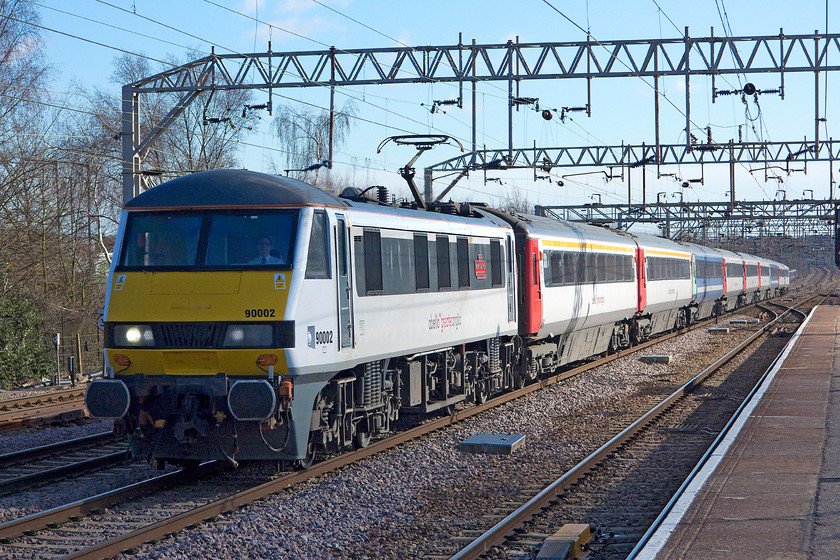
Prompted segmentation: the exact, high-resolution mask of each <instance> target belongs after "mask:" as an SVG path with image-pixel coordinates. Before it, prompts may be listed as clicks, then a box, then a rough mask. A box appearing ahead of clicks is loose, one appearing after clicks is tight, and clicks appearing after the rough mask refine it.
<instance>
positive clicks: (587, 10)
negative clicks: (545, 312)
mask: <svg viewBox="0 0 840 560" xmlns="http://www.w3.org/2000/svg"><path fill="white" fill-rule="evenodd" d="M32 3H33V4H34V5H36V6H40V8H39V9H40V13H41V17H42V21H41V23H42V25H44V26H45V27H47V28H50V29H54V30H56V31H60V32H63V33H65V34H70V35H75V36H78V37H81V38H84V39H87V40H89V41H94V42H97V43H101V45H97V44H93V43H90V42H85V41H83V40H80V39H77V38H72V37H68V36H66V35H61V34H59V33H56V32H53V31H43V32H42V33H43V38H44V40H45V42H46V47H47V54H48V58H49V61H50V62H51V64H52V65H53V68H54V83H53V89H54V90H55V91H56V92H59V93H57V94H56V95H57V96H58V97H60V95H61V94H60V92H61V91H66V90H67V89H69V84H70V83H71V82H72V81H75V82H78V83H82V84H89V85H97V86H100V87H106V88H111V91H113V94H114V96H115V97H117V96H118V95H119V84H114V83H111V82H110V74H111V70H112V62H113V60H114V58H115V57H117V56H119V55H120V52H119V51H118V50H116V49H122V50H125V51H130V52H137V53H142V54H144V55H146V56H149V57H151V58H154V59H164V58H166V57H167V55H175V56H179V57H181V58H183V57H184V54H183V53H184V51H185V50H186V49H187V48H192V49H195V50H197V51H200V52H209V50H210V45H211V44H212V45H216V51H217V52H239V53H242V52H254V51H257V52H261V51H265V50H266V48H267V41H268V40H269V38H270V39H271V41H272V47H273V50H275V51H308V50H320V49H323V48H326V47H329V46H336V47H339V48H373V47H387V46H394V45H396V44H398V43H402V44H405V45H410V46H422V45H442V44H455V43H457V41H458V34H459V33H462V34H463V38H464V42H465V43H469V42H470V41H471V40H472V39H476V41H477V42H478V43H504V42H505V41H507V40H509V39H514V38H515V37H516V36H519V38H520V40H521V41H522V42H540V41H545V42H552V41H578V40H583V39H585V34H584V33H583V32H582V31H581V30H580V29H579V28H578V27H576V26H575V25H573V24H572V23H570V22H569V21H567V20H566V19H564V17H563V16H561V15H560V14H559V13H558V12H557V11H556V10H554V9H552V6H554V7H555V8H557V10H560V11H562V12H563V14H565V15H566V16H568V18H569V19H571V20H573V21H574V22H575V23H576V24H577V25H579V26H580V27H583V28H588V29H589V30H590V32H591V33H592V35H593V37H594V38H596V39H598V40H611V39H629V38H635V39H653V38H673V37H676V36H679V35H681V34H682V32H683V29H684V27H685V26H689V28H690V29H689V30H690V33H691V35H692V36H708V35H709V33H710V29H711V27H714V29H715V35H716V36H720V35H723V34H724V31H723V24H722V23H721V19H722V17H723V15H724V13H725V15H726V16H727V17H728V20H727V23H728V25H729V26H730V27H731V30H732V34H733V35H736V36H748V35H775V34H778V33H779V29H780V28H782V27H783V28H784V31H785V33H786V34H788V35H792V34H807V33H811V32H813V31H814V30H819V31H820V32H823V31H825V30H826V2H824V1H820V2H800V3H798V4H795V3H791V2H781V1H777V0H765V1H757V0H741V1H738V2H736V1H735V0H728V2H723V1H721V0H717V2H716V1H715V0H696V1H693V2H687V1H685V0H656V1H654V0H646V1H643V0H634V1H606V0H590V1H588V2H587V1H576V2H568V1H566V2H563V1H560V0H552V1H551V5H549V4H548V3H546V2H544V1H542V0H522V1H521V2H518V3H511V2H498V1H484V2H475V1H458V0H456V1H449V2H440V1H437V0H430V1H427V2H407V1H403V0H398V1H394V0H392V1H389V2H386V1H380V0H364V1H362V0H318V1H315V0H285V1H268V0H248V1H225V0H169V1H163V0H107V1H104V0H103V1H97V0H72V1H68V0H42V1H41V2H35V1H33V2H32ZM803 6H804V7H803ZM828 9H829V14H830V19H829V21H828V31H829V32H837V31H840V17H838V13H840V12H838V11H835V10H840V7H835V6H834V5H833V4H831V3H830V2H829V5H828ZM255 20H258V21H255ZM268 24H270V25H268ZM289 31H291V32H292V33H289ZM753 81H755V82H756V85H757V86H758V87H759V88H763V89H769V88H773V87H777V86H778V77H776V76H771V75H764V76H761V77H755V79H753ZM562 82H563V83H559V81H558V82H547V81H539V82H531V83H525V84H524V85H523V86H522V90H521V95H523V96H533V97H539V98H540V103H541V105H542V106H544V107H552V108H553V107H562V106H577V105H582V104H584V103H585V102H586V89H585V82H583V81H580V82H578V81H571V80H564V81H562ZM663 82H664V83H663V85H662V87H663V89H664V91H665V93H666V95H668V96H669V98H671V99H674V100H675V103H676V105H677V106H679V107H681V105H682V99H683V96H684V83H683V81H682V80H681V79H679V80H677V79H674V80H663ZM835 82H836V85H837V86H838V87H840V79H838V78H837V77H835V76H833V75H832V76H829V77H828V84H829V89H828V96H829V102H828V113H827V117H828V121H827V123H826V129H825V130H824V131H823V134H824V133H825V131H826V130H827V132H828V136H836V137H837V138H840V131H838V130H837V127H836V125H834V123H833V122H832V117H834V112H833V109H832V104H835V105H836V101H837V100H838V99H840V98H838V95H837V93H836V91H837V87H833V85H834V84H835ZM785 86H786V96H785V100H784V101H783V100H781V99H780V98H779V97H778V96H775V95H766V96H762V97H761V99H760V101H761V108H762V116H763V123H762V127H763V129H762V134H763V135H765V137H766V138H769V139H770V140H774V141H782V140H798V139H802V138H803V137H805V136H808V137H809V138H812V137H813V134H814V121H813V119H814V112H813V77H812V76H809V77H796V76H792V75H790V76H788V77H786V83H785ZM722 87H728V85H727V84H725V83H720V82H719V83H718V88H722ZM695 88H696V91H695ZM283 93H284V94H287V95H290V96H292V97H297V98H299V99H306V100H307V101H308V102H310V103H314V104H316V105H322V106H327V105H328V102H329V101H328V100H329V97H328V93H327V92H326V91H319V90H314V89H306V90H285V91H284V92H283ZM823 93H824V91H821V92H820V95H821V96H822V95H823ZM256 95H257V98H258V99H260V97H261V96H263V95H264V94H263V93H261V92H258V93H257V94H256ZM505 95H506V85H505V84H503V83H499V84H482V85H481V86H480V88H479V98H478V103H477V108H478V127H477V128H478V132H477V135H478V143H479V145H482V144H484V145H486V146H487V147H488V148H496V147H504V146H506V143H507V108H506V105H505V102H506V99H505ZM592 95H593V98H592V101H593V102H592V109H593V114H592V117H590V118H587V117H585V116H582V115H574V116H573V119H572V120H571V121H569V122H567V123H565V124H562V123H559V119H554V120H552V121H548V122H547V121H544V120H542V119H541V118H540V117H539V115H538V114H537V113H535V112H534V111H521V112H520V113H518V114H516V116H515V118H514V131H515V132H514V144H515V145H516V146H529V147H530V146H532V145H533V143H534V142H536V143H537V145H538V146H539V145H545V146H583V145H589V144H594V145H598V144H611V145H612V144H620V143H621V142H622V141H623V142H625V143H632V144H640V143H642V142H646V143H652V142H653V131H654V127H653V93H652V90H651V88H650V86H649V85H647V84H646V83H644V82H643V81H642V80H640V79H638V78H627V79H612V80H594V81H593V92H592ZM455 96H457V89H456V88H453V87H452V86H451V85H447V84H434V85H406V86H378V87H372V86H367V87H364V88H362V87H357V88H346V89H344V90H340V91H339V92H338V95H337V105H338V106H340V105H341V104H342V103H343V101H344V100H345V99H347V98H353V99H354V100H355V102H356V104H357V107H358V110H359V116H360V117H363V119H365V121H373V122H372V123H370V122H364V121H360V122H357V123H356V124H355V125H354V126H353V128H352V131H351V134H350V137H349V139H348V141H347V143H346V144H345V145H344V146H343V147H342V149H341V150H340V151H339V152H338V153H337V154H336V155H335V158H334V159H335V162H336V169H335V170H334V174H335V175H337V176H339V177H340V178H341V179H342V181H344V182H346V183H347V184H354V185H356V186H367V185H368V184H370V183H377V184H385V185H387V186H389V187H390V188H391V189H392V190H394V191H397V192H398V193H400V194H403V195H405V194H407V191H406V190H405V188H404V183H403V181H402V179H400V178H399V176H397V175H396V170H397V169H398V168H399V167H401V166H403V165H404V164H405V163H406V162H407V161H408V160H409V159H410V158H411V156H412V155H413V150H411V149H409V148H401V147H395V146H393V145H391V146H389V147H388V148H386V149H385V150H383V152H382V153H380V154H377V153H376V147H377V145H378V144H379V142H380V141H381V140H383V139H384V138H385V137H387V136H389V135H392V134H397V133H400V132H402V131H408V132H412V133H430V132H436V133H446V134H450V135H452V136H455V137H457V138H459V139H460V140H461V141H462V142H464V143H465V144H468V139H469V137H470V127H469V123H470V119H471V113H470V109H469V107H468V106H467V105H465V108H464V109H461V110H459V109H456V108H450V109H448V110H447V111H446V113H445V114H444V113H437V114H434V115H433V114H431V113H429V111H428V110H426V109H425V108H424V107H422V106H421V105H420V104H421V103H425V104H427V105H428V104H429V103H431V102H432V101H433V100H435V99H448V98H452V97H455ZM465 96H466V98H467V100H469V93H468V90H465ZM691 96H692V105H691V113H692V120H693V121H694V122H696V123H697V124H698V125H700V126H706V125H711V126H712V128H713V135H714V138H715V140H716V141H719V142H721V141H726V140H728V139H730V138H735V139H737V130H738V128H737V127H738V125H746V124H749V123H747V122H746V121H745V116H744V108H743V105H742V104H741V102H740V100H738V99H737V98H736V97H734V96H732V97H726V98H718V100H717V101H716V103H714V104H712V103H711V95H710V88H709V83H708V80H705V79H703V78H698V79H696V80H694V82H693V83H692V91H691ZM276 102H277V101H275V103H276ZM263 122H267V115H266V118H264V119H263ZM684 125H685V117H684V116H683V115H682V114H680V113H679V112H678V111H677V110H675V109H673V108H669V107H668V106H667V104H665V103H663V108H662V124H661V134H662V142H664V143H677V142H682V141H684V140H685V136H684ZM745 134H751V133H748V132H745ZM681 135H682V137H681ZM248 141H249V143H250V144H256V145H257V146H265V148H263V149H261V148H259V147H245V148H243V153H242V160H243V163H244V165H245V166H246V167H248V168H249V169H254V170H257V171H263V170H267V169H268V168H269V160H270V159H271V158H272V157H275V158H276V157H277V152H276V151H273V150H272V149H271V148H272V147H275V148H276V147H277V146H278V144H277V141H276V139H275V138H273V137H272V135H271V134H270V132H269V131H268V130H267V127H263V130H257V131H255V132H254V134H253V135H252V137H251V138H249V139H248ZM456 155H458V151H457V149H456V148H454V147H441V148H438V149H435V150H433V151H431V152H429V153H426V154H424V155H423V156H422V158H421V159H420V160H419V161H418V162H417V164H416V167H417V168H418V179H419V178H420V176H422V172H421V171H420V168H422V167H424V166H426V165H430V164H432V163H436V162H438V161H442V160H445V159H448V158H450V157H454V156H456ZM277 167H279V168H283V163H282V162H279V161H278V165H277ZM592 170H593V169H592V168H588V169H585V170H584V171H592ZM576 171H580V170H574V169H564V170H554V171H553V172H552V173H553V175H554V176H555V179H559V178H560V176H561V175H563V174H570V173H575V172H576ZM662 172H663V173H676V174H677V175H679V176H680V177H682V178H683V179H690V178H699V177H700V175H701V170H700V168H699V166H683V168H681V169H678V168H676V167H668V168H663V169H662ZM635 173H636V175H635V176H634V177H633V184H634V185H635V186H638V185H639V184H640V183H641V175H640V174H641V173H642V171H641V170H638V171H637V172H635ZM702 174H703V176H704V179H705V184H704V185H694V187H693V188H691V189H681V188H680V186H679V184H678V183H676V182H675V181H674V180H673V179H672V178H670V177H661V178H660V177H657V175H656V170H655V168H652V169H648V170H647V171H646V182H647V192H648V201H650V200H651V199H654V200H655V198H656V193H657V192H663V193H667V194H666V196H667V197H669V200H675V199H676V197H679V196H683V197H684V198H685V199H686V200H709V201H711V200H724V199H725V193H727V192H728V188H729V177H728V167H727V166H717V167H716V166H706V167H705V168H704V169H703V171H702ZM835 176H836V177H840V171H838V168H837V167H835ZM494 178H497V179H499V180H500V181H501V183H500V182H498V181H491V182H485V181H484V180H483V179H484V177H483V174H480V173H473V175H472V177H471V178H470V179H469V180H464V181H462V182H461V183H460V184H461V185H462V187H460V188H458V189H456V190H455V191H453V192H452V196H453V198H455V199H469V200H487V201H490V202H493V200H494V198H495V197H497V196H500V195H502V196H504V195H507V194H509V193H510V192H511V191H512V190H518V191H519V192H520V193H522V195H523V196H525V197H527V199H528V201H529V202H530V203H532V204H534V203H538V204H543V205H553V204H580V203H585V202H590V201H592V200H593V198H592V196H593V195H594V194H598V195H600V197H601V200H602V201H603V202H605V203H606V202H622V201H626V196H627V195H626V193H627V186H626V183H623V182H622V181H620V180H612V181H609V182H607V181H606V180H605V179H604V177H603V175H600V176H597V175H592V176H576V177H573V178H567V179H566V180H565V183H566V184H565V186H564V187H558V186H557V182H556V181H553V182H552V183H547V182H546V181H538V182H536V183H535V182H534V181H533V180H532V179H531V178H530V173H524V174H515V173H513V172H503V173H500V174H496V175H495V176H494ZM736 185H737V186H736V189H737V196H738V198H739V199H750V200H755V199H764V198H772V197H774V196H776V195H777V194H778V193H777V190H778V189H780V188H781V189H785V191H786V193H787V197H788V198H800V197H801V196H802V193H803V191H804V189H809V188H810V189H813V190H814V191H815V192H816V195H817V196H818V197H826V196H827V194H828V166H827V164H820V165H816V164H814V165H811V166H809V168H808V174H807V175H805V174H804V173H794V174H791V175H786V174H782V175H780V180H778V181H777V180H771V181H768V182H765V181H764V174H763V172H760V173H754V174H750V173H749V171H748V169H747V166H739V168H738V170H737V177H736ZM443 186H444V185H443V184H441V185H438V186H437V188H438V189H441V188H443ZM635 190H637V189H636V187H634V191H635ZM639 201H640V197H635V196H634V202H639Z"/></svg>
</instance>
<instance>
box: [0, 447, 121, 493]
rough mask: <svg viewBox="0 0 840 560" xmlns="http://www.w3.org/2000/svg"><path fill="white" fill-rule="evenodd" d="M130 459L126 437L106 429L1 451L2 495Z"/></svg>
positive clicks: (0, 489) (0, 479) (0, 485)
mask: <svg viewBox="0 0 840 560" xmlns="http://www.w3.org/2000/svg"><path fill="white" fill-rule="evenodd" d="M128 459H129V453H128V446H127V444H126V442H125V439H124V438H119V437H117V436H115V435H114V434H112V433H110V432H107V433H101V434H94V435H91V436H86V437H81V438H76V439H72V440H68V441H62V442H58V443H53V444H50V445H44V446H40V447H35V448H31V449H24V450H21V451H15V452H12V453H6V454H3V455H0V496H5V495H8V494H11V493H15V492H21V491H24V490H26V489H28V488H31V487H32V486H35V485H44V484H50V483H53V482H55V481H56V480H57V479H58V478H63V477H67V476H81V475H83V474H86V473H89V472H91V471H92V470H96V469H99V468H101V467H105V466H108V465H113V464H116V463H123V462H125V461H127V460H128Z"/></svg>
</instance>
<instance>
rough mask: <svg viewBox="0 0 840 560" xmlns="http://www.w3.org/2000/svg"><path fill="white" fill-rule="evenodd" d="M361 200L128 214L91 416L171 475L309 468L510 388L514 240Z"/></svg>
mask: <svg viewBox="0 0 840 560" xmlns="http://www.w3.org/2000/svg"><path fill="white" fill-rule="evenodd" d="M353 198H354V194H353V193H352V192H351V193H349V194H348V197H347V198H338V197H335V196H332V195H329V194H327V193H325V192H323V191H320V190H318V189H316V188H315V187H312V186H311V185H307V184H305V183H302V182H300V181H296V180H294V179H289V178H282V177H275V176H269V175H263V174H259V173H253V172H248V171H237V170H216V171H206V172H202V173H195V174H192V175H188V176H185V177H181V178H179V179H175V180H173V181H169V182H167V183H164V184H162V185H160V186H158V187H155V188H153V189H150V190H148V191H146V192H144V193H142V194H140V195H139V196H137V197H135V198H134V199H132V200H131V201H129V202H128V203H127V204H126V206H125V210H124V213H123V216H122V219H121V222H120V228H119V231H118V235H117V249H116V251H115V253H114V258H113V264H112V269H111V272H110V274H109V280H108V295H107V300H106V314H105V321H104V322H105V360H106V367H107V370H108V379H106V380H102V381H97V382H95V383H93V384H92V385H91V386H90V388H89V389H88V393H87V396H86V402H87V405H88V408H89V410H90V412H91V414H92V415H93V416H99V417H112V418H116V419H117V426H118V428H119V429H122V430H125V431H126V432H127V433H128V434H129V435H130V436H131V438H132V446H133V448H134V449H135V450H136V452H137V453H138V454H142V455H144V456H147V457H148V458H150V459H153V460H156V461H159V462H165V461H170V462H177V463H189V462H195V461H202V460H207V459H223V458H226V459H228V460H230V461H233V462H235V461H239V460H250V459H275V460H285V461H299V462H302V463H303V464H306V463H308V462H309V461H311V460H312V458H313V457H314V454H315V450H316V448H317V449H321V450H327V451H338V450H341V449H346V448H348V447H353V446H365V445H367V443H368V442H369V440H370V437H371V435H372V434H375V433H378V432H385V431H387V430H388V429H389V424H390V422H392V421H393V420H395V419H396V418H397V416H398V414H399V411H400V410H402V411H406V412H416V413H420V414H426V413H430V412H432V411H435V410H440V409H444V410H451V407H452V406H454V405H455V404H456V403H458V402H461V401H463V400H466V399H473V400H478V401H480V400H483V399H485V398H487V396H488V395H489V394H491V392H495V391H497V390H498V389H499V388H500V387H502V386H510V385H511V384H512V383H513V373H514V370H513V364H514V363H516V362H517V360H518V355H519V352H520V348H519V347H517V344H516V336H517V320H518V319H517V308H516V305H515V289H516V278H515V275H514V266H515V265H514V261H513V249H512V247H513V232H512V229H511V228H510V226H509V225H508V224H506V223H505V222H504V221H503V220H501V219H500V218H498V217H497V216H494V215H492V214H489V213H486V212H482V211H481V210H480V209H473V208H471V207H469V206H463V207H460V206H459V207H454V206H453V207H452V208H448V209H444V211H443V212H439V213H432V212H418V211H415V210H411V209H404V208H396V207H393V206H390V205H377V204H375V203H368V202H366V200H367V199H364V198H360V197H355V198H356V200H355V201H354V200H353ZM269 246H270V248H269V249H268V251H266V249H267V248H268V247H269ZM261 251H262V252H261ZM261 255H262V256H261Z"/></svg>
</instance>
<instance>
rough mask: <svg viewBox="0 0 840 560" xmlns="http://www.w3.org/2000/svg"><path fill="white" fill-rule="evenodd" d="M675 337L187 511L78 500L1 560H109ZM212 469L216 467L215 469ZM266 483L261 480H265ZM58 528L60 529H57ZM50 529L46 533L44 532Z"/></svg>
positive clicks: (15, 534) (14, 526)
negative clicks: (52, 556)
mask: <svg viewBox="0 0 840 560" xmlns="http://www.w3.org/2000/svg"><path fill="white" fill-rule="evenodd" d="M711 322H712V321H707V322H703V323H699V324H697V325H696V327H695V328H702V327H704V326H707V325H708V324H709V323H711ZM673 336H677V333H675V334H672V335H666V336H665V337H660V338H657V339H656V340H653V341H650V342H648V343H645V344H644V345H639V346H637V347H634V348H633V349H632V350H629V351H624V352H621V353H619V354H617V355H614V356H610V357H607V358H603V359H600V360H595V361H593V362H590V363H588V364H585V365H584V366H580V367H577V368H574V369H572V370H568V371H565V372H562V373H560V374H558V375H556V376H554V377H552V378H548V379H544V380H542V381H540V382H538V383H535V384H533V385H530V386H527V387H525V388H524V389H521V390H518V391H515V392H512V393H509V394H507V395H503V396H500V397H496V398H495V399H492V400H490V401H488V402H487V403H485V404H484V405H481V406H476V407H473V408H470V409H466V410H458V411H456V412H455V413H454V414H453V415H452V416H450V417H445V418H439V419H437V420H434V421H431V422H427V423H426V424H423V425H421V426H418V427H416V428H412V429H410V430H408V431H406V432H402V433H399V434H396V435H394V436H391V437H389V438H386V439H383V440H380V441H377V442H375V443H373V444H371V445H370V447H368V448H365V449H361V450H357V451H355V452H351V453H347V454H344V455H340V456H337V457H332V458H329V459H327V460H325V461H323V462H321V463H317V464H316V465H315V466H313V467H312V468H310V469H308V470H306V471H301V472H295V473H288V474H285V475H282V476H279V477H276V478H273V479H271V480H265V481H264V482H262V483H260V484H257V485H253V484H251V485H247V484H246V486H247V487H246V488H244V489H242V490H241V491H237V492H230V493H225V492H221V494H222V495H220V496H218V498H217V499H210V498H208V497H206V496H205V497H203V498H195V499H192V500H188V502H189V501H192V502H198V501H201V502H203V503H201V504H200V505H196V504H193V506H194V507H186V505H184V504H183V502H177V503H171V502H168V501H167V499H166V498H165V497H161V496H158V495H155V496H154V497H152V498H151V501H152V504H151V505H149V506H144V505H142V504H138V505H136V507H135V505H124V506H120V507H113V506H115V505H117V504H125V501H126V500H127V499H129V498H128V496H136V495H146V494H149V492H156V491H157V490H155V489H150V488H151V487H146V488H141V487H140V485H135V488H134V489H133V490H128V489H120V490H119V491H114V492H111V493H108V494H109V495H108V496H104V497H103V496H100V497H97V499H96V500H91V501H86V500H82V501H80V502H78V503H76V504H73V505H72V507H69V506H68V507H65V508H56V510H51V511H49V512H44V513H42V514H37V515H33V516H28V517H27V518H23V519H19V520H16V521H14V522H11V523H7V524H4V525H0V539H2V540H4V541H6V542H7V544H6V545H5V546H2V547H0V555H4V554H5V555H6V556H8V557H10V558H16V557H26V553H27V552H30V553H31V551H32V550H33V549H39V550H40V549H41V548H40V547H44V548H46V549H49V550H56V551H59V554H58V555H64V554H67V553H70V556H68V558H102V557H109V556H113V555H114V554H117V553H119V552H121V551H124V550H130V549H132V548H134V547H136V546H138V545H139V544H142V543H145V542H149V541H153V540H158V539H161V538H163V537H165V536H166V535H168V534H170V533H173V532H176V531H179V530H181V529H183V528H184V527H188V526H191V525H194V524H197V523H200V522H202V521H203V520H205V519H208V518H214V517H215V516H217V515H219V514H221V513H223V512H226V511H230V510H232V509H236V508H238V507H240V506H242V505H245V504H249V503H251V502H253V501H254V500H258V499H261V498H264V497H266V496H268V495H270V494H273V493H276V492H279V491H281V490H284V489H286V488H289V487H291V486H294V485H296V484H299V483H300V482H303V481H305V480H309V479H311V478H314V477H316V476H320V475H322V474H325V473H328V472H333V471H335V470H337V469H339V468H341V467H343V466H345V465H348V464H350V463H353V462H356V461H358V460H360V459H362V458H364V457H368V456H370V455H373V454H375V453H378V452H380V451H384V450H386V449H390V448H393V447H395V446H397V445H400V444H402V443H404V442H407V441H409V440H412V439H415V438H418V437H420V436H421V435H425V434H427V433H430V432H432V431H435V430H438V429H440V428H443V427H445V426H448V425H451V424H453V423H455V422H459V421H461V420H463V419H466V418H469V417H471V416H475V415H477V414H480V413H481V412H484V411H485V410H488V409H490V408H493V407H495V406H499V405H500V404H503V403H506V402H508V401H510V400H513V399H515V398H518V397H521V396H524V395H526V394H529V393H531V392H534V391H538V390H539V389H541V388H543V387H546V386H549V385H551V384H554V383H557V382H559V381H562V380H564V379H567V378H569V377H571V376H573V375H578V374H580V373H583V372H584V371H588V370H590V369H592V368H594V367H598V366H601V365H604V364H605V363H608V362H610V361H612V360H614V359H617V358H619V357H622V356H624V355H626V354H629V353H630V352H637V351H639V350H641V349H644V348H646V347H648V346H650V345H652V344H658V343H660V342H662V341H663V340H665V339H667V338H671V337H673ZM216 468H219V467H218V466H217V467H216ZM179 476H181V477H185V479H183V480H187V479H196V478H198V476H197V475H195V474H191V473H188V474H180V475H179ZM234 478H235V477H234ZM265 478H266V477H265V476H263V479H265ZM167 480H169V481H174V480H176V479H175V477H174V475H173V478H169V479H167ZM216 483H217V481H216V480H215V479H214V485H215V484H216ZM173 484H176V485H177V484H180V483H177V482H176V483H173ZM205 486H206V485H205ZM161 504H166V507H161ZM103 508H108V511H107V513H101V514H93V515H90V513H91V512H96V511H99V510H102V509H103ZM137 508H139V509H137ZM59 510H60V511H59ZM123 510H124V511H123ZM80 515H88V517H86V518H84V519H82V520H78V521H73V518H77V517H78V516H80ZM128 519H133V520H134V521H135V522H132V523H129V522H128V521H127V520H128ZM58 524H60V526H57V525H58ZM48 526H49V527H52V528H50V529H48V530H47V529H46V528H47V527H48ZM116 526H120V527H121V529H120V530H119V531H115V530H114V529H113V528H114V527H116ZM99 533H102V535H103V536H104V539H103V537H102V536H100V537H98V538H95V535H98V534H99ZM115 533H118V534H115ZM89 541H98V542H89ZM39 543H40V544H39ZM85 547H87V548H85ZM45 557H48V556H45Z"/></svg>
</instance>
